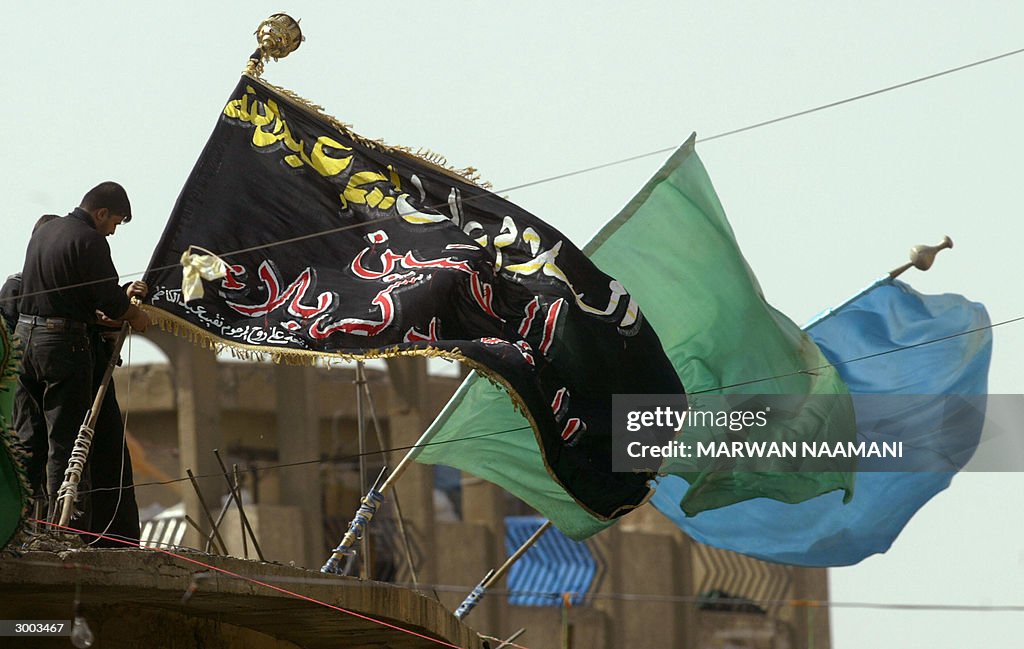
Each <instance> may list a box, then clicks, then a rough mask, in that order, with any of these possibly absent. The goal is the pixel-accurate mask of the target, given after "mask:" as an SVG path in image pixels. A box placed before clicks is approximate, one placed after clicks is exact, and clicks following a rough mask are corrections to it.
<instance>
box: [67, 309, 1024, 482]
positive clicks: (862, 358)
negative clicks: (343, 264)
mask: <svg viewBox="0 0 1024 649" xmlns="http://www.w3.org/2000/svg"><path fill="white" fill-rule="evenodd" d="M1022 320H1024V316H1018V317H1016V318H1010V319H1008V320H1003V321H1001V322H996V323H992V324H989V325H986V326H984V327H977V328H974V329H970V330H967V331H962V332H958V333H955V334H950V335H947V336H941V337H939V338H934V339H932V340H926V341H922V342H918V343H914V344H912V345H904V346H901V347H895V348H893V349H888V350H885V351H881V352H876V353H874V354H867V355H865V356H859V357H856V358H850V359H846V360H842V361H836V362H835V363H827V364H825V365H820V366H817V367H813V368H808V369H803V370H795V371H792V372H785V373H782V374H777V375H774V376H766V377H761V378H757V379H751V380H749V381H739V382H736V383H730V384H728V385H723V386H718V387H714V388H707V389H705V390H695V391H692V392H687V394H691V395H695V394H706V393H709V392H715V391H718V390H727V389H730V388H735V387H741V386H745V385H751V384H755V383H762V382H765V381H772V380H775V379H780V378H785V377H788V376H795V375H799V374H813V373H815V372H820V371H822V370H825V369H828V368H831V367H838V366H840V365H846V364H850V363H857V362H860V361H865V360H869V359H872V358H877V357H880V356H885V355H888V354H894V353H896V352H901V351H906V350H908V349H916V348H918V347H923V346H925V345H931V344H934V343H939V342H943V341H946V340H950V339H953V338H957V337H959V336H966V335H970V334H973V333H977V332H979V331H984V330H986V329H994V328H995V327H1000V326H1003V325H1008V324H1012V323H1015V322H1020V321H1022ZM523 430H530V426H517V427H515V428H507V429H504V430H499V431H491V432H488V433H481V434H479V435H467V436H465V437H458V438H455V439H445V440H440V441H436V442H423V443H417V444H412V445H408V446H395V447H391V448H385V449H380V450H376V451H365V452H362V453H353V454H349V455H345V456H342V457H329V458H317V459H310V460H302V461H298V462H288V463H284V464H273V465H269V466H262V467H251V468H249V469H247V470H246V471H247V472H258V471H270V470H275V469H284V468H289V467H295V466H304V465H309V464H326V463H338V462H345V461H351V460H357V459H359V458H360V457H369V456H375V455H386V454H389V453H394V452H398V451H411V450H413V449H418V448H425V447H427V446H435V445H441V444H454V443H457V442H469V441H473V440H476V439H482V438H486V437H495V436H498V435H507V434H509V433H515V432H519V431H523ZM195 477H196V478H212V477H223V474H220V473H208V474H202V475H197V476H195ZM186 480H188V478H175V479H173V480H163V481H159V482H143V483H137V484H135V485H134V486H135V487H152V486H164V485H170V484H175V483H178V482H184V481H186ZM116 488H117V487H100V488H94V489H89V490H82V491H80V492H79V493H81V494H88V493H94V492H98V491H110V490H112V489H116ZM124 488H125V489H127V488H128V487H124Z"/></svg>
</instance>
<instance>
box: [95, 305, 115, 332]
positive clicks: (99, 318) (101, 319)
mask: <svg viewBox="0 0 1024 649" xmlns="http://www.w3.org/2000/svg"><path fill="white" fill-rule="evenodd" d="M96 323H97V324H101V325H103V326H104V327H114V328H117V327H120V326H121V320H114V319H112V318H108V317H107V314H106V313H103V312H102V311H100V310H98V309H97V310H96Z"/></svg>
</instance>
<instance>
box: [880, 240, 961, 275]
mask: <svg viewBox="0 0 1024 649" xmlns="http://www.w3.org/2000/svg"><path fill="white" fill-rule="evenodd" d="M952 247H953V240H952V239H950V238H949V237H942V241H940V242H939V243H938V244H936V245H934V246H925V245H920V246H914V247H913V248H911V249H910V261H908V262H907V263H905V264H903V265H902V266H900V267H898V268H894V269H893V270H891V271H889V279H896V278H897V277H899V276H900V275H902V274H903V273H904V272H905V271H907V270H909V269H910V268H911V267H913V268H916V269H918V270H928V269H929V268H931V267H932V264H934V263H935V255H937V254H939V253H940V252H942V251H943V250H945V249H946V248H952Z"/></svg>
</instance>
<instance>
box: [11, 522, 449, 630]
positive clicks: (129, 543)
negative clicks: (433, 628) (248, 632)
mask: <svg viewBox="0 0 1024 649" xmlns="http://www.w3.org/2000/svg"><path fill="white" fill-rule="evenodd" d="M31 522H33V523H42V524H43V525H49V526H51V527H55V528H57V529H61V530H65V531H68V532H75V533H76V534H88V535H89V536H95V537H97V538H101V539H106V540H108V541H117V542H118V543H121V544H123V545H127V546H130V547H133V548H139V549H143V550H151V551H153V552H159V553H161V554H166V555H168V556H171V557H174V558H176V559H181V560H182V561H187V562H188V563H193V564H195V565H197V566H202V567H203V568H206V569H207V570H212V571H214V572H219V573H222V574H225V575H228V576H229V577H236V578H238V579H241V580H243V581H247V582H250V583H253V584H257V585H259V586H263V587H264V588H269V589H271V590H274V591H277V592H279V593H284V594H285V595H290V596H291V597H295V598H297V599H301V600H305V601H307V602H310V603H313V604H318V605H320V606H324V607H326V608H329V609H332V610H335V611H338V612H341V613H345V614H346V615H351V616H352V617H357V618H359V619H361V620H366V621H367V622H373V623H374V624H379V625H380V626H384V627H387V628H389V629H394V630H395V631H399V632H401V633H405V634H408V635H411V636H415V637H417V638H422V639H423V640H429V641H430V642H434V643H436V644H438V645H440V646H442V647H451V648H452V649H463V648H462V647H459V646H458V645H454V644H451V643H448V642H445V641H443V640H437V639H436V638H431V637H430V636H426V635H423V634H421V633H416V632H415V631H410V630H409V629H403V628H402V627H400V626H397V625H394V624H391V623H389V622H385V621H383V620H378V619H376V618H373V617H370V616H369V615H363V614H362V613H357V612H355V611H350V610H348V609H345V608H341V607H340V606H334V605H333V604H328V603H327V602H322V601H320V600H318V599H314V598H312V597H309V596H307V595H301V594H299V593H296V592H294V591H290V590H288V589H286V588H281V587H280V586H274V585H273V584H268V583H266V582H264V581H260V580H258V579H253V578H252V577H246V576H245V575H240V574H238V573H235V572H231V571H230V570H225V569H224V568H218V567H217V566H213V565H210V564H208V563H203V562H202V561H199V560H198V559H193V558H191V557H186V556H184V555H181V554H177V553H174V552H171V551H169V550H164V549H163V548H148V547H145V546H142V545H140V544H138V543H135V542H133V541H125V540H124V539H119V538H116V537H113V536H106V535H104V534H96V533H95V532H86V531H85V530H78V529H75V528H73V527H66V526H64V525H59V524H57V523H51V522H49V521H44V520H39V519H32V521H31Z"/></svg>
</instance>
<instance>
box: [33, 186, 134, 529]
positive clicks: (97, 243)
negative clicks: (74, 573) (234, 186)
mask: <svg viewBox="0 0 1024 649" xmlns="http://www.w3.org/2000/svg"><path fill="white" fill-rule="evenodd" d="M130 219H131V205H130V203H129V202H128V195H127V193H126V192H125V191H124V188H123V187H121V186H120V185H118V184H117V183H113V182H106V183H102V184H100V185H97V186H96V187H94V188H93V189H91V190H90V191H89V192H88V193H87V194H86V195H85V197H84V198H82V203H81V205H80V206H79V207H78V208H76V209H75V210H74V211H72V212H71V213H70V214H68V215H67V216H65V217H63V218H59V219H57V220H55V221H53V222H51V223H49V224H47V225H46V227H43V228H40V229H39V230H37V231H36V232H35V233H34V234H33V235H32V239H31V240H30V241H29V244H28V251H27V252H26V254H25V267H24V270H23V271H22V287H21V300H20V302H19V312H20V316H19V318H18V325H17V328H16V329H15V333H16V335H17V336H18V338H20V339H21V344H22V349H23V356H22V371H21V375H20V376H19V378H18V390H17V393H16V394H15V403H14V425H15V428H16V429H17V431H18V437H19V439H20V444H21V447H22V449H23V450H24V451H25V452H26V453H27V464H26V471H27V473H28V478H29V482H30V483H31V484H32V486H33V488H34V489H36V490H37V494H39V493H40V486H41V485H42V484H44V481H43V476H44V473H45V476H46V480H45V484H46V486H47V490H48V492H49V495H50V498H51V502H50V508H51V511H52V508H53V505H54V503H53V502H52V499H53V498H55V497H56V495H57V491H58V490H59V488H60V485H61V483H62V482H63V481H64V470H65V468H66V467H67V464H68V460H69V458H70V456H71V450H72V447H73V446H74V442H75V437H76V436H77V433H78V428H79V426H80V425H81V423H82V421H83V419H84V418H85V413H86V412H87V411H88V409H89V407H90V405H91V402H92V396H93V390H92V388H93V350H92V348H91V345H90V335H89V325H90V324H91V323H93V322H95V320H96V311H102V312H103V313H105V314H107V315H109V316H110V317H112V318H113V319H115V320H127V321H128V322H129V324H130V325H131V327H132V329H135V330H136V331H144V330H145V329H146V327H147V326H148V325H149V317H148V316H147V315H146V313H145V312H144V311H142V310H141V309H139V308H138V307H136V306H134V305H133V304H131V302H130V301H129V298H128V296H127V295H126V293H125V291H123V290H122V289H121V287H120V286H118V284H117V271H116V270H115V269H114V264H113V262H112V261H111V259H110V247H109V246H108V245H107V241H106V237H108V236H110V235H112V234H114V232H115V231H116V230H117V226H118V225H120V224H121V223H124V222H127V221H129V220H130ZM33 410H36V411H37V412H40V413H42V417H43V420H44V421H45V430H43V429H40V426H39V422H38V418H36V417H33V416H32V412H33ZM34 419H35V420H36V421H35V425H34V422H33V420H34ZM47 448H48V451H47ZM85 523H86V524H88V522H87V521H86V522H85Z"/></svg>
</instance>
